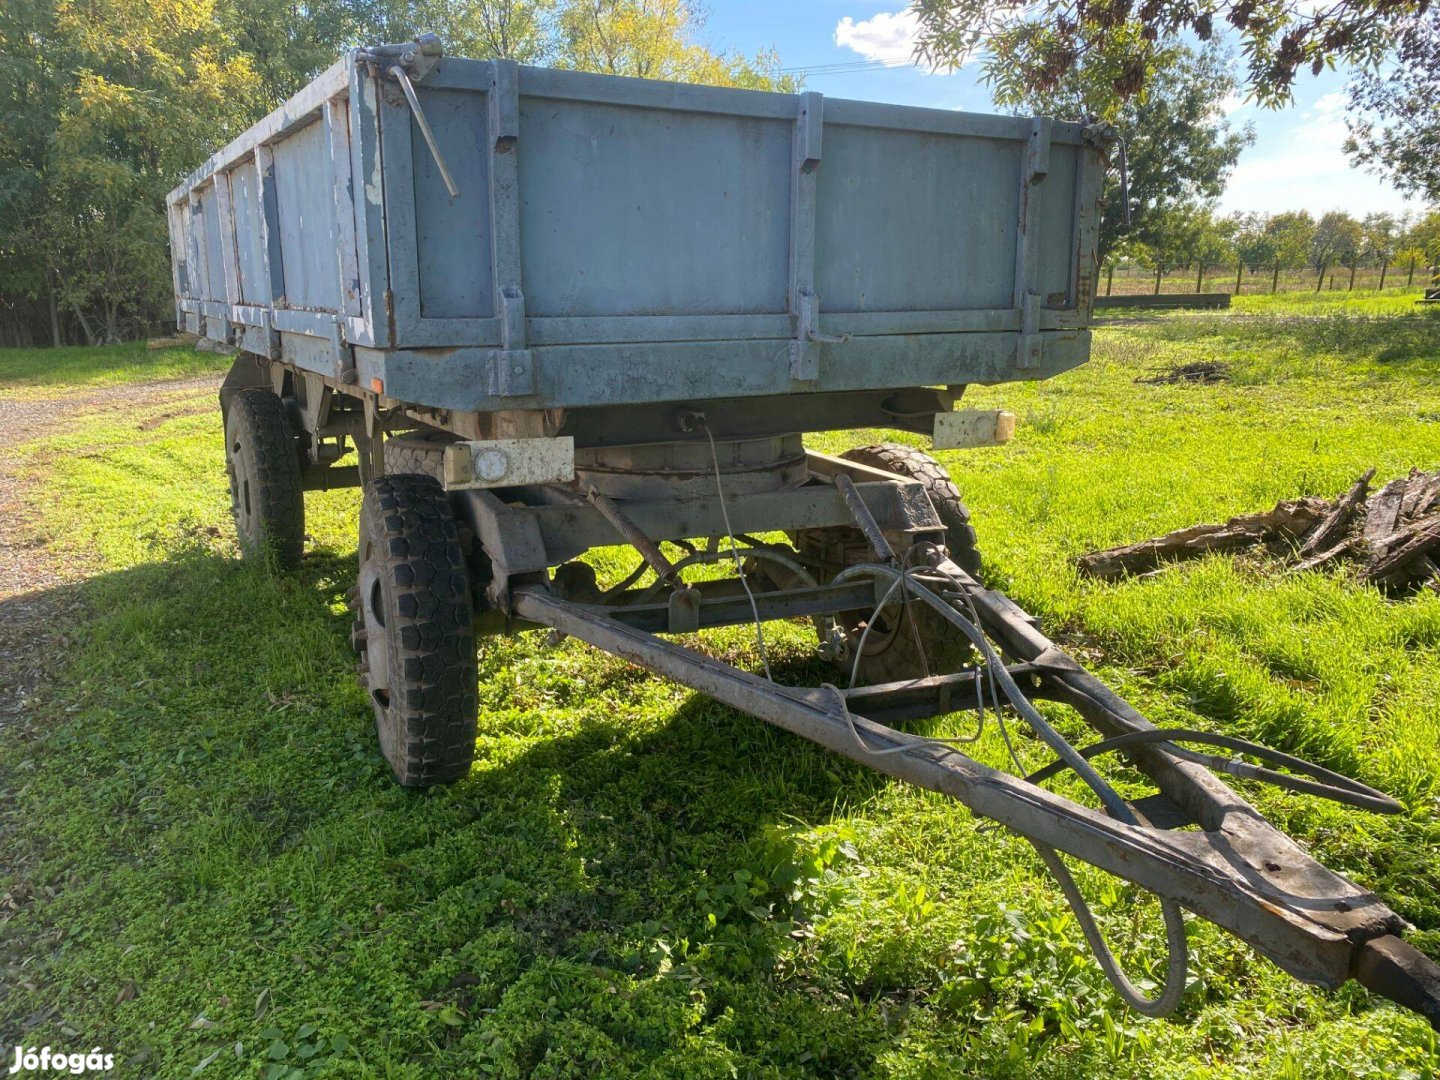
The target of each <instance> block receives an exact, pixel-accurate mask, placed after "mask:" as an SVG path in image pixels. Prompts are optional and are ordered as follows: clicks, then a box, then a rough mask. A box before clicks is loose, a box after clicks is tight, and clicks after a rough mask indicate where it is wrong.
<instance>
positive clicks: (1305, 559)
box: [1075, 469, 1440, 592]
mask: <svg viewBox="0 0 1440 1080" xmlns="http://www.w3.org/2000/svg"><path fill="white" fill-rule="evenodd" d="M1374 477H1375V470H1374V469H1370V470H1368V471H1367V472H1366V473H1365V474H1364V475H1363V476H1361V477H1360V478H1359V479H1358V480H1356V481H1355V483H1353V484H1352V485H1350V488H1349V489H1348V490H1347V491H1346V492H1345V494H1344V495H1342V496H1340V497H1339V498H1337V499H1321V498H1318V497H1314V496H1310V497H1306V498H1303V499H1289V500H1283V501H1281V502H1278V503H1276V504H1275V506H1274V508H1273V509H1271V510H1267V511H1265V512H1264V513H1260V514H1240V515H1238V516H1236V517H1233V518H1231V519H1230V520H1229V521H1227V522H1225V523H1224V524H1222V525H1208V524H1207V525H1192V526H1189V527H1188V528H1184V529H1176V530H1175V531H1173V532H1169V533H1166V534H1165V535H1164V536H1157V537H1155V538H1153V539H1150V540H1143V541H1141V542H1140V543H1138V544H1126V545H1124V546H1121V547H1115V548H1109V549H1106V550H1104V551H1094V552H1091V553H1089V554H1087V555H1082V556H1080V557H1079V558H1078V559H1076V560H1075V561H1076V566H1077V567H1078V568H1079V571H1080V573H1082V574H1084V575H1085V576H1087V577H1093V578H1099V579H1100V580H1102V581H1113V580H1115V579H1116V578H1122V577H1127V576H1131V575H1138V574H1148V573H1151V572H1153V571H1155V570H1157V569H1158V568H1159V567H1161V566H1163V565H1164V564H1166V563H1170V562H1179V561H1182V560H1185V559H1194V558H1199V557H1200V556H1202V555H1208V554H1213V553H1230V554H1233V553H1235V552H1238V551H1243V550H1245V549H1247V548H1253V547H1265V548H1266V549H1268V550H1269V551H1271V552H1272V553H1274V554H1276V555H1279V556H1281V557H1283V558H1285V559H1287V560H1288V561H1289V562H1290V563H1291V566H1290V571H1291V572H1292V573H1299V572H1301V571H1304V570H1315V569H1318V568H1319V567H1322V566H1325V565H1327V564H1329V563H1332V562H1334V561H1335V560H1337V559H1341V558H1349V559H1353V560H1355V561H1356V562H1358V563H1360V564H1361V566H1360V568H1359V571H1358V577H1359V578H1360V580H1362V581H1368V582H1370V583H1372V584H1376V585H1380V586H1382V587H1384V588H1387V589H1396V588H1407V589H1408V588H1413V587H1418V586H1421V585H1424V586H1427V587H1429V588H1432V589H1435V590H1436V591H1437V592H1440V470H1437V471H1435V472H1422V471H1421V470H1419V469H1411V470H1410V473H1409V475H1407V476H1403V477H1400V478H1398V479H1396V480H1392V481H1390V483H1388V484H1386V485H1385V486H1384V487H1383V488H1381V489H1380V490H1379V491H1378V492H1376V493H1375V494H1373V495H1370V496H1369V498H1367V497H1366V495H1367V493H1368V492H1369V489H1370V482H1371V480H1373V479H1374ZM1357 526H1358V528H1357Z"/></svg>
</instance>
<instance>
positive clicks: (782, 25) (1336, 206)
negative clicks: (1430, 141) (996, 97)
mask: <svg viewBox="0 0 1440 1080" xmlns="http://www.w3.org/2000/svg"><path fill="white" fill-rule="evenodd" d="M906 8H907V2H906V0H709V17H708V19H707V21H706V24H705V28H704V31H703V32H702V34H703V37H704V39H705V42H706V44H708V45H710V46H711V47H713V48H719V49H726V50H735V51H739V52H743V53H746V54H754V53H756V52H758V51H760V50H762V49H771V48H773V49H774V50H776V52H778V53H779V56H780V65H781V67H782V69H785V70H787V71H788V70H794V69H800V73H802V74H804V77H805V88H806V89H807V90H818V91H820V92H821V93H822V94H826V95H829V96H832V97H844V98H861V99H865V100H870V101H885V102H893V103H895V104H900V105H923V106H928V107H930V108H938V109H965V110H969V111H972V112H994V111H997V110H996V109H995V108H994V107H993V105H992V104H991V101H990V94H989V92H988V90H987V89H986V88H985V86H984V84H983V83H982V81H981V79H980V74H979V66H978V64H974V63H971V64H967V65H966V66H965V67H964V68H962V69H961V70H960V71H957V72H953V73H932V72H929V71H927V70H925V69H923V68H917V67H915V66H914V65H913V64H911V63H910V56H911V51H912V45H913V41H914V34H915V21H914V18H913V16H911V15H910V14H909V13H908V12H907V10H906ZM807 69H808V70H807ZM1345 83H1346V74H1345V72H1344V70H1343V69H1341V70H1338V71H1326V72H1324V73H1322V74H1321V75H1319V76H1311V75H1309V73H1308V72H1306V73H1302V74H1301V75H1300V76H1299V77H1298V79H1297V82H1296V94H1295V103H1294V105H1292V106H1290V107H1289V108H1286V109H1282V110H1270V109H1261V108H1258V107H1257V106H1255V105H1253V104H1247V103H1245V102H1244V101H1243V100H1240V99H1232V100H1229V101H1227V102H1226V103H1225V109H1226V111H1227V113H1228V115H1229V119H1230V121H1231V122H1232V123H1234V124H1236V125H1243V124H1246V123H1251V124H1253V125H1254V127H1255V135H1256V139H1255V144H1254V145H1253V146H1251V147H1249V148H1248V149H1247V150H1246V151H1245V152H1244V153H1243V154H1242V155H1241V157H1240V163H1239V165H1237V166H1236V169H1235V172H1234V173H1233V174H1232V176H1231V178H1230V183H1229V185H1228V187H1227V189H1226V192H1225V195H1224V197H1223V198H1222V199H1221V200H1220V210H1221V211H1222V212H1225V213H1228V212H1230V211H1247V212H1248V211H1255V212H1260V213H1271V214H1274V213H1279V212H1281V211H1284V210H1309V211H1310V212H1311V213H1312V214H1316V215H1319V214H1322V213H1324V212H1325V211H1327V210H1346V211H1348V212H1350V213H1351V214H1354V215H1356V216H1357V217H1359V216H1363V215H1364V214H1367V213H1370V212H1372V211H1389V212H1391V213H1403V212H1405V211H1406V210H1416V211H1418V210H1419V209H1420V207H1419V205H1418V204H1414V203H1407V202H1406V201H1405V199H1404V198H1403V197H1402V196H1401V195H1400V194H1399V193H1398V192H1397V191H1395V189H1394V188H1392V187H1391V186H1390V185H1389V184H1387V183H1386V182H1384V181H1383V180H1381V179H1380V178H1378V177H1376V176H1374V175H1372V174H1370V173H1368V172H1365V171H1363V170H1361V169H1355V168H1352V167H1351V166H1350V164H1349V161H1348V159H1347V158H1346V156H1345V153H1344V150H1343V149H1342V145H1343V143H1344V141H1345V134H1346V131H1345V104H1346V98H1345Z"/></svg>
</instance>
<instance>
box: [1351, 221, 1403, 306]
mask: <svg viewBox="0 0 1440 1080" xmlns="http://www.w3.org/2000/svg"><path fill="white" fill-rule="evenodd" d="M1360 228H1361V230H1362V233H1363V237H1362V245H1363V246H1362V251H1361V254H1362V256H1363V257H1364V258H1365V259H1366V260H1367V261H1369V262H1370V263H1372V264H1374V265H1376V266H1379V267H1380V285H1379V287H1380V288H1382V289H1383V288H1385V276H1386V274H1387V273H1388V272H1389V270H1390V262H1391V260H1393V259H1394V258H1395V245H1396V243H1397V242H1398V241H1399V239H1400V222H1399V221H1397V220H1396V218H1395V215H1394V214H1384V213H1375V214H1366V215H1365V220H1364V221H1362V222H1361V223H1360Z"/></svg>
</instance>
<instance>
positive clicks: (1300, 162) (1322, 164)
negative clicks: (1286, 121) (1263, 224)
mask: <svg viewBox="0 0 1440 1080" xmlns="http://www.w3.org/2000/svg"><path fill="white" fill-rule="evenodd" d="M1347 104H1348V99H1347V97H1346V95H1345V93H1344V92H1343V91H1335V92H1333V93H1329V94H1324V95H1323V96H1321V97H1319V98H1317V99H1316V100H1315V101H1314V102H1313V103H1312V104H1311V106H1310V107H1309V108H1308V109H1306V110H1305V111H1304V112H1303V113H1301V114H1300V116H1299V118H1298V120H1297V121H1296V122H1295V123H1293V124H1292V125H1291V126H1288V127H1287V128H1286V129H1284V130H1283V133H1276V134H1275V135H1274V136H1273V137H1271V138H1269V139H1267V138H1265V137H1263V136H1262V138H1261V139H1260V141H1259V142H1258V143H1257V144H1256V145H1255V146H1254V147H1252V148H1251V149H1249V150H1246V151H1245V152H1244V154H1242V155H1241V158H1240V164H1239V165H1238V166H1236V169H1235V172H1234V173H1233V174H1232V175H1231V177H1230V183H1229V184H1228V185H1227V187H1226V189H1225V195H1224V197H1223V198H1222V199H1221V207H1222V208H1223V209H1225V210H1227V211H1228V210H1246V211H1252V210H1253V211H1260V212H1263V213H1278V212H1280V211H1283V210H1309V211H1310V212H1311V213H1312V214H1320V213H1324V212H1325V211H1327V210H1336V209H1343V210H1348V211H1350V212H1351V213H1352V214H1356V215H1360V214H1365V213H1368V212H1370V211H1378V210H1388V211H1391V212H1399V211H1402V210H1404V209H1405V208H1406V202H1405V199H1404V198H1403V197H1402V196H1401V195H1400V193H1399V192H1397V191H1396V190H1395V189H1394V188H1392V187H1391V186H1390V185H1389V184H1387V183H1385V182H1384V181H1383V180H1381V179H1379V178H1378V177H1376V176H1374V175H1372V174H1370V173H1367V172H1364V171H1362V170H1360V169H1356V168H1353V167H1352V166H1351V164H1350V159H1349V157H1348V156H1347V155H1346V154H1345V139H1346V136H1347V135H1348V134H1349V131H1348V130H1347V128H1346V127H1345V116H1346V111H1347V110H1346V106H1347Z"/></svg>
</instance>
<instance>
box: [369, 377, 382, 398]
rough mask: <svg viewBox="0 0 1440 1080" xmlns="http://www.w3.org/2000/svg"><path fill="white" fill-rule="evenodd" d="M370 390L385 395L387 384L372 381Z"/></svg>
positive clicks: (380, 381) (375, 380) (378, 380)
mask: <svg viewBox="0 0 1440 1080" xmlns="http://www.w3.org/2000/svg"><path fill="white" fill-rule="evenodd" d="M370 389H371V390H374V391H375V392H376V393H377V394H383V393H384V392H385V383H384V382H383V381H382V380H380V379H371V380H370Z"/></svg>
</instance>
